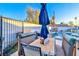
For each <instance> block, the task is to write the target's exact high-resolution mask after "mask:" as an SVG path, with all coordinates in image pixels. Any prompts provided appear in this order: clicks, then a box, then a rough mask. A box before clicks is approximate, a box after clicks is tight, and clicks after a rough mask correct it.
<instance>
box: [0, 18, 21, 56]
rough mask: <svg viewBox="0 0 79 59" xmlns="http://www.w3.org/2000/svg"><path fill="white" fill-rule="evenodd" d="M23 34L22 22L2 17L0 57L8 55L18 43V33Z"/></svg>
mask: <svg viewBox="0 0 79 59" xmlns="http://www.w3.org/2000/svg"><path fill="white" fill-rule="evenodd" d="M18 32H22V22H21V21H16V20H14V19H10V18H6V17H0V55H8V53H9V51H10V49H11V48H12V47H13V46H14V45H15V44H16V43H17V33H18Z"/></svg>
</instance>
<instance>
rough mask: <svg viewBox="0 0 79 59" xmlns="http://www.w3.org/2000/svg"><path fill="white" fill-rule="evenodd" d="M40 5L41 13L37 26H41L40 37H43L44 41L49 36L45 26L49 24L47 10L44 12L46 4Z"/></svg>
mask: <svg viewBox="0 0 79 59" xmlns="http://www.w3.org/2000/svg"><path fill="white" fill-rule="evenodd" d="M41 5H42V8H41V12H40V15H39V24H41V25H42V28H41V33H40V36H41V37H43V38H44V39H46V38H47V35H48V34H49V32H48V29H47V25H48V24H49V23H50V22H49V18H48V14H47V10H46V3H41Z"/></svg>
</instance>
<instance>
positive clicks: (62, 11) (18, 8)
mask: <svg viewBox="0 0 79 59" xmlns="http://www.w3.org/2000/svg"><path fill="white" fill-rule="evenodd" d="M29 7H32V8H33V9H35V10H37V9H39V10H41V4H40V3H0V16H4V17H9V18H13V19H17V20H21V21H23V20H25V19H26V17H27V13H26V10H27V8H29ZM46 8H47V12H48V16H49V18H51V17H52V16H53V12H55V18H56V19H55V21H56V23H60V22H64V23H67V22H68V21H73V22H75V20H74V17H78V18H79V3H48V4H47V5H46ZM77 24H78V20H77Z"/></svg>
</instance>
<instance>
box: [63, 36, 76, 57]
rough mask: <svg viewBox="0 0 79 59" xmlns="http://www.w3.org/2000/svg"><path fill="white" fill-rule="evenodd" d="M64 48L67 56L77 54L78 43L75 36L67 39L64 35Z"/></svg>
mask: <svg viewBox="0 0 79 59" xmlns="http://www.w3.org/2000/svg"><path fill="white" fill-rule="evenodd" d="M62 48H63V51H64V55H65V56H76V44H75V39H74V38H71V39H70V41H67V39H66V38H65V37H63V41H62Z"/></svg>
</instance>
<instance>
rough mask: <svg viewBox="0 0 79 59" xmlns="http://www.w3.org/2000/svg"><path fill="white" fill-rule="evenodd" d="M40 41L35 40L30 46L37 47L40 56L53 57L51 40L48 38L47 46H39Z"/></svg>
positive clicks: (52, 42)
mask: <svg viewBox="0 0 79 59" xmlns="http://www.w3.org/2000/svg"><path fill="white" fill-rule="evenodd" d="M40 41H41V40H40V39H36V40H35V41H34V42H32V43H31V44H30V45H33V46H37V47H40V48H41V52H42V55H43V56H44V55H46V56H54V55H55V51H54V41H53V38H49V41H48V43H47V44H41V43H40Z"/></svg>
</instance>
